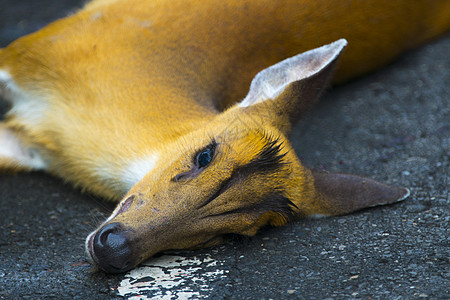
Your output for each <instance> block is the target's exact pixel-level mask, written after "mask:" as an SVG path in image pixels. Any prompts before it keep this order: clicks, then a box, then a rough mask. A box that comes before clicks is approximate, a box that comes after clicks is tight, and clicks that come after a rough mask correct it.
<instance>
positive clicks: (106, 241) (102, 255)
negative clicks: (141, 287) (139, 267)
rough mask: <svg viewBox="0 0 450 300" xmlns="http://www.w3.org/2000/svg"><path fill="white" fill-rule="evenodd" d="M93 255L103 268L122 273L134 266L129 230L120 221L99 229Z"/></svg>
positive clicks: (95, 237)
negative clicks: (123, 227) (128, 236)
mask: <svg viewBox="0 0 450 300" xmlns="http://www.w3.org/2000/svg"><path fill="white" fill-rule="evenodd" d="M92 251H93V252H94V253H93V254H94V255H93V257H95V261H96V262H97V264H98V265H99V267H100V268H101V269H103V270H104V271H106V272H109V273H122V272H125V271H128V270H129V269H131V268H132V267H133V263H132V251H131V248H130V243H129V240H128V238H127V232H126V231H124V230H123V229H122V226H121V225H120V223H117V222H115V223H109V224H106V225H105V226H103V227H102V228H101V229H99V230H98V231H97V233H96V234H95V236H94V240H93V249H92Z"/></svg>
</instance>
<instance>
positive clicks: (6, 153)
mask: <svg viewBox="0 0 450 300" xmlns="http://www.w3.org/2000/svg"><path fill="white" fill-rule="evenodd" d="M0 158H6V159H9V160H11V161H15V162H16V163H17V164H19V165H20V166H25V167H28V168H31V169H34V170H44V169H46V168H47V164H46V163H45V161H44V160H43V159H42V157H41V156H40V154H39V153H38V151H37V150H36V149H33V148H28V147H26V146H24V145H23V144H22V143H21V141H20V140H19V138H17V137H16V136H15V135H14V133H13V132H11V131H10V130H9V129H6V128H2V129H0Z"/></svg>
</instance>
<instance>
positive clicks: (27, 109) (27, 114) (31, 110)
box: [0, 70, 48, 126]
mask: <svg viewBox="0 0 450 300" xmlns="http://www.w3.org/2000/svg"><path fill="white" fill-rule="evenodd" d="M0 95H1V96H2V97H3V98H4V99H5V100H7V101H8V102H10V103H11V105H12V107H11V110H10V111H9V112H8V115H13V116H14V117H15V118H17V119H19V120H20V121H21V122H22V123H24V124H28V125H30V126H37V125H38V124H39V123H40V121H41V120H42V118H43V116H44V113H45V112H46V111H47V109H48V104H47V102H45V101H44V99H43V97H38V96H37V95H30V94H29V93H27V92H25V91H23V90H22V89H20V87H19V86H17V84H16V83H15V82H14V80H13V78H12V77H11V75H10V74H9V73H8V72H7V71H5V70H0Z"/></svg>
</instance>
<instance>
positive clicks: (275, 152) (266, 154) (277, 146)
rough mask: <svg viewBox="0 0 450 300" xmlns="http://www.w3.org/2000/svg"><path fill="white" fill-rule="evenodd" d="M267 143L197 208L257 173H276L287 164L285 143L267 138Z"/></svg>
mask: <svg viewBox="0 0 450 300" xmlns="http://www.w3.org/2000/svg"><path fill="white" fill-rule="evenodd" d="M267 140H268V141H267V143H266V144H265V146H264V147H263V149H262V150H261V151H260V152H259V153H258V155H257V156H256V157H255V158H253V159H252V160H251V161H250V162H249V163H247V164H245V165H242V166H239V167H237V168H236V169H235V170H233V172H232V174H231V176H230V177H229V178H227V179H225V180H224V181H222V182H221V183H220V185H219V187H218V188H217V189H216V191H215V192H214V193H213V194H212V195H211V196H210V197H209V198H208V200H206V201H205V202H204V203H202V204H201V205H200V206H199V207H197V208H202V207H204V206H206V205H207V204H208V203H210V202H211V201H213V200H214V199H216V198H217V197H219V196H220V195H221V194H223V193H224V192H225V191H226V190H228V189H229V188H230V187H232V186H233V185H235V184H236V183H238V182H240V181H242V180H244V179H245V178H247V177H249V176H251V175H252V174H255V173H269V172H276V171H278V170H279V169H281V168H282V167H283V166H284V165H286V164H287V163H286V162H284V161H283V158H284V157H285V156H286V153H287V152H284V153H283V152H282V150H283V143H281V142H280V141H279V139H272V138H270V137H268V138H267Z"/></svg>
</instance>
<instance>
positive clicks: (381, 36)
mask: <svg viewBox="0 0 450 300" xmlns="http://www.w3.org/2000/svg"><path fill="white" fill-rule="evenodd" d="M449 16H450V1H448V0H435V1H426V0H423V1H419V0H418V1H404V0H370V1H359V0H349V1H329V0H284V1H274V0H220V1H214V0H211V1H195V0H171V1H164V0H152V1H142V0H94V1H91V2H89V3H87V4H86V5H85V6H84V7H83V8H82V9H80V10H79V11H77V12H76V13H74V14H72V15H70V16H67V17H65V18H62V19H60V20H56V21H55V22H53V23H51V24H49V25H47V26H46V27H44V28H42V29H40V30H39V31H37V32H35V33H32V34H29V35H27V36H24V37H21V38H19V39H17V40H16V41H14V42H12V43H11V44H10V45H8V46H7V47H5V48H3V49H0V95H1V97H2V99H4V100H5V101H7V102H8V103H9V106H10V108H9V111H8V112H7V114H6V116H5V119H4V120H3V121H1V122H0V171H2V172H22V171H23V172H25V171H43V172H49V173H51V174H53V175H55V176H57V177H60V178H63V179H64V180H65V181H68V182H70V183H72V184H73V186H75V187H76V188H79V189H80V190H81V191H83V192H88V193H92V194H94V195H98V196H100V197H102V198H104V199H107V200H110V201H114V202H117V207H116V208H115V210H114V211H113V212H112V214H111V216H110V217H109V218H107V220H105V221H104V222H103V223H102V224H100V225H99V226H98V228H97V229H95V230H94V231H93V232H92V233H91V234H90V235H89V236H88V237H87V239H86V243H85V248H86V252H87V254H88V256H89V257H90V259H91V260H92V261H93V263H94V264H95V265H96V266H98V268H99V269H101V270H103V271H105V272H109V273H122V272H126V271H128V270H130V269H132V268H134V267H136V266H137V265H139V264H140V263H141V262H142V261H144V260H145V259H148V258H150V257H152V256H153V255H155V254H157V253H159V252H162V251H166V250H172V249H196V248H202V247H210V246H214V245H217V244H220V243H223V242H224V241H225V240H226V239H227V237H228V236H229V235H230V234H238V235H244V236H253V235H255V234H256V233H257V232H258V230H259V229H260V228H262V227H264V226H267V225H270V226H282V225H284V224H286V223H288V222H290V221H293V220H295V219H298V218H307V217H321V216H338V215H344V214H349V213H352V212H354V211H357V210H360V209H364V208H368V207H373V206H377V205H384V204H390V203H395V202H398V201H401V200H404V199H406V198H407V197H408V196H409V194H410V192H409V190H408V189H406V188H402V187H395V186H390V185H387V184H384V183H380V182H378V181H375V180H372V179H369V178H365V177H361V176H358V175H351V174H345V173H329V172H323V171H317V170H314V169H310V168H309V167H307V166H305V165H304V164H303V163H302V162H301V161H300V160H299V158H298V156H297V154H296V153H295V151H294V149H293V147H292V145H291V143H290V142H289V133H290V132H291V130H292V129H293V127H294V125H295V124H296V122H297V121H298V120H299V119H300V118H301V117H302V116H303V115H304V114H305V113H306V112H307V111H308V110H309V109H310V108H311V107H312V106H313V105H314V103H316V102H317V100H318V99H319V98H320V96H321V95H322V94H323V92H324V91H325V90H326V89H327V87H328V86H329V85H330V84H341V83H344V82H347V81H348V80H350V79H352V78H355V77H357V76H361V75H364V74H366V73H368V72H370V71H373V70H375V69H377V68H380V67H382V66H384V65H386V64H388V63H389V62H391V61H392V60H393V59H395V58H396V57H398V56H399V55H400V54H401V53H403V52H405V51H407V50H409V49H411V48H413V47H416V46H418V45H420V44H422V43H425V42H427V41H429V40H430V39H433V38H436V37H438V36H439V35H441V34H443V33H445V32H446V31H447V30H448V29H449V28H450V17H449Z"/></svg>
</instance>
